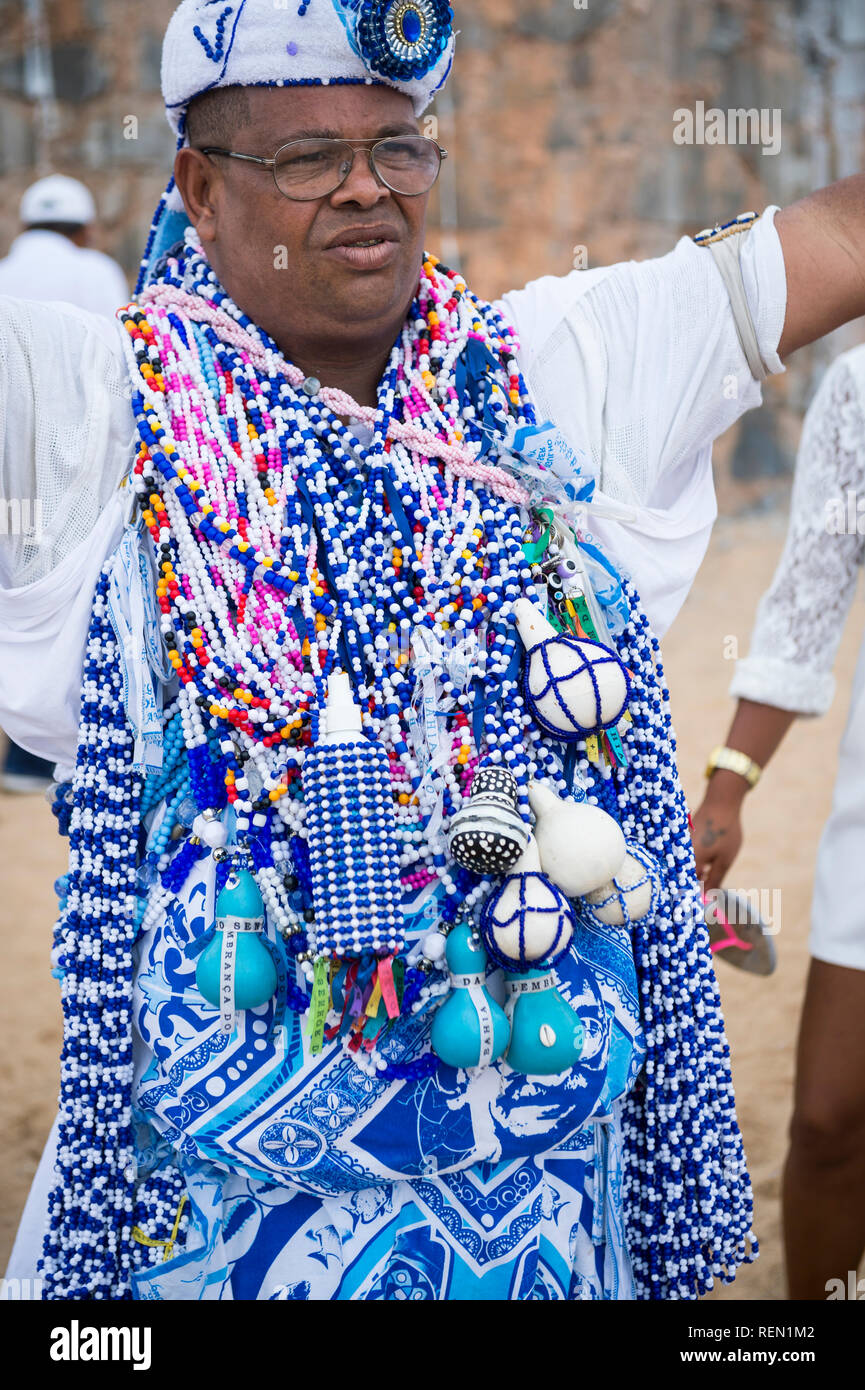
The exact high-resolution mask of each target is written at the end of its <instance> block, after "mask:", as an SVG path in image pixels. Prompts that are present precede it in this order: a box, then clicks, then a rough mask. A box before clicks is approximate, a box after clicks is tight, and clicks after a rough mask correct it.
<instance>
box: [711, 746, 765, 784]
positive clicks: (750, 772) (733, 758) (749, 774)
mask: <svg viewBox="0 0 865 1390" xmlns="http://www.w3.org/2000/svg"><path fill="white" fill-rule="evenodd" d="M717 767H720V768H723V769H724V771H725V772H738V774H739V776H740V777H744V779H745V781H746V782H747V783H748V786H749V787H756V785H757V783H758V782H759V780H760V773H761V772H762V771H763V769H762V768H761V767H760V765H759V763H755V762H754V759H753V758H749V757H748V754H747V753H740V752H739V750H738V749H737V748H715V749H713V750H712V753H711V755H710V757H709V761H708V763H707V765H706V776H707V777H711V775H712V773H713V772H714V771H715V768H717Z"/></svg>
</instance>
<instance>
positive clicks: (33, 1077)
mask: <svg viewBox="0 0 865 1390" xmlns="http://www.w3.org/2000/svg"><path fill="white" fill-rule="evenodd" d="M783 528H784V518H783V516H780V515H779V516H772V517H770V518H768V519H764V518H761V519H753V518H752V519H748V520H745V521H721V522H719V524H718V526H717V527H716V530H715V534H714V537H713V540H712V546H711V549H710V551H709V555H708V557H707V559H706V561H705V563H704V565H703V568H702V570H701V571H700V575H699V576H698V579H697V582H696V584H695V586H694V589H693V590H692V593H691V595H690V597H689V599H688V602H687V604H686V606H685V608H684V610H683V611H682V613H681V615H680V617H679V618H678V619H677V621H676V624H675V625H674V627H673V629H672V630H671V632H670V633H669V634H668V637H667V639H666V641H665V643H664V654H665V661H666V666H667V674H668V681H669V686H670V690H671V693H672V700H673V715H674V720H675V724H676V729H677V734H678V741H679V761H680V768H681V772H682V778H683V781H684V785H685V790H686V793H687V795H688V799H689V803H690V805H691V806H692V808H696V806H697V805H698V804H699V800H700V797H701V795H702V787H703V767H704V765H705V761H706V756H707V754H708V752H709V751H710V750H711V748H712V747H713V746H714V745H715V744H716V743H720V742H721V741H722V740H723V736H724V734H725V732H726V729H727V726H728V722H729V717H730V714H731V712H732V705H731V703H730V701H729V700H728V698H727V687H728V685H729V682H730V678H731V675H732V662H731V660H730V659H729V656H728V655H727V656H725V653H729V651H730V646H731V643H730V641H729V639H730V638H734V639H736V640H737V641H738V644H739V652H740V654H741V655H745V653H746V652H747V649H748V641H749V635H750V631H751V625H752V621H753V615H754V610H755V607H756V603H757V599H758V598H759V596H760V594H761V593H762V591H763V589H764V588H765V587H766V585H767V583H768V581H769V579H770V578H771V575H772V572H773V570H774V567H775V563H776V561H777V558H778V555H779V553H780V549H781V545H782V541H783ZM863 627H865V604H863V603H862V602H861V599H859V598H857V600H856V602H855V604H854V606H853V611H852V613H851V615H850V619H849V621H848V623H847V629H846V631H845V633H844V638H843V642H842V645H841V651H840V654H839V658H838V662H837V665H836V675H837V678H838V686H839V695H838V697H837V699H836V702H835V706H834V708H833V709H832V710H831V712H830V713H829V714H828V715H827V716H826V717H825V718H824V719H823V720H821V721H820V722H819V723H813V722H812V723H800V724H797V725H795V726H794V727H793V729H792V731H791V733H790V734H789V736H788V738H787V741H786V743H785V745H784V746H783V747H782V749H781V751H780V752H779V753H778V755H777V756H776V758H775V761H774V762H773V764H772V765H771V767H770V768H769V769H768V770H767V772H766V774H765V776H764V778H763V781H762V783H761V785H760V787H759V788H758V789H757V791H756V792H755V793H754V794H753V796H752V797H751V798H750V800H749V803H748V805H747V809H746V820H745V829H746V842H745V847H744V849H743V851H742V854H741V856H740V859H739V861H738V862H737V863H736V864H735V865H734V867H733V870H732V872H731V876H730V882H729V886H730V887H733V888H738V889H748V888H751V889H753V888H755V887H756V888H764V889H777V890H780V892H781V895H782V897H781V906H782V920H781V930H780V932H779V934H778V935H777V937H776V946H777V949H778V955H779V967H778V970H777V972H776V974H775V975H774V976H773V977H772V978H771V979H769V980H760V979H753V978H751V977H749V976H746V975H744V974H743V973H742V972H740V971H735V970H733V969H731V968H729V967H725V966H724V965H723V964H719V965H718V973H719V977H720V980H721V985H722V992H723V997H724V1006H725V1011H726V1016H727V1023H728V1030H729V1037H730V1045H731V1050H732V1057H733V1073H734V1078H735V1082H736V1092H737V1097H738V1106H739V1116H740V1122H741V1125H742V1129H743V1132H744V1136H745V1145H746V1150H747V1153H748V1156H749V1162H750V1166H751V1172H752V1176H753V1180H754V1189H755V1195H756V1228H757V1233H758V1235H759V1239H760V1243H761V1248H762V1253H761V1256H760V1258H759V1260H758V1261H757V1262H756V1263H755V1264H754V1265H752V1266H749V1267H748V1268H746V1269H745V1270H744V1271H743V1272H742V1274H741V1275H740V1276H739V1278H738V1279H737V1280H736V1282H735V1284H733V1285H732V1286H730V1287H728V1288H725V1289H722V1290H719V1291H718V1292H717V1293H716V1294H714V1295H712V1296H713V1297H721V1298H725V1299H731V1298H732V1299H781V1298H783V1297H784V1282H783V1266H782V1255H781V1243H780V1216H779V1192H780V1178H781V1167H782V1163H783V1158H784V1149H785V1136H786V1129H787V1124H788V1120H789V1114H790V1104H791V1092H792V1081H793V1049H794V1041H795V1036H796V1025H797V1018H798V1013H799V1006H800V1001H801V997H802V990H803V985H804V979H805V972H806V968H807V960H808V957H807V945H806V942H807V934H808V922H809V915H810V897H811V883H812V878H813V870H814V860H815V856H816V852H817V843H818V840H819V836H820V831H821V827H822V825H823V822H824V820H825V818H826V816H827V815H828V812H829V807H830V803H831V795H832V784H833V780H834V775H835V766H836V760H837V749H838V742H839V739H840V736H841V731H842V728H843V724H844V720H845V718H846V714H847V704H848V699H849V690H850V686H851V681H852V676H853V670H854V667H855V663H856V656H857V653H858V649H859V643H860V640H861V637H862V632H863ZM64 868H65V842H63V841H60V840H59V838H58V837H57V835H56V834H55V831H54V821H53V818H52V816H51V813H50V810H49V808H48V806H47V805H46V804H45V802H44V801H43V800H42V799H41V798H40V797H9V796H5V797H4V796H2V795H0V884H2V891H0V949H2V960H3V969H2V972H0V1268H3V1267H4V1266H5V1261H6V1257H7V1255H8V1252H9V1250H10V1248H11V1244H12V1240H13V1239H14V1233H15V1228H16V1225H17V1221H18V1217H19V1214H20V1212H21V1209H22V1207H23V1204H24V1201H25V1198H26V1195H27V1190H28V1187H29V1183H30V1179H31V1177H32V1175H33V1172H34V1171H35V1168H36V1164H37V1162H38V1159H39V1154H40V1152H41V1148H42V1144H43V1142H44V1140H45V1138H46V1136H47V1134H48V1130H49V1128H50V1125H51V1120H52V1117H53V1112H54V1106H55V1101H56V1092H57V1083H58V1062H57V1058H58V1054H59V1046H60V1008H59V1000H58V994H57V986H56V983H55V981H54V980H53V979H52V978H51V977H50V974H49V960H48V955H49V950H50V939H51V926H52V922H53V915H54V905H55V898H54V894H53V888H52V884H53V880H54V879H55V878H56V877H57V876H58V875H59V874H61V873H62V872H64Z"/></svg>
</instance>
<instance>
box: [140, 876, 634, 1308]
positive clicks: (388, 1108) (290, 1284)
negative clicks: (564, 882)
mask: <svg viewBox="0 0 865 1390" xmlns="http://www.w3.org/2000/svg"><path fill="white" fill-rule="evenodd" d="M206 862H207V864H210V865H211V867H210V868H209V869H208V868H207V867H204V868H202V869H201V870H200V871H196V872H194V873H193V874H192V875H191V876H190V878H189V880H188V882H187V884H186V887H185V888H184V890H183V891H182V892H181V894H179V895H178V897H177V898H176V899H175V900H173V901H172V903H171V905H170V907H169V909H168V912H167V915H166V917H165V919H164V921H163V922H162V923H161V924H160V925H158V926H156V927H154V928H153V929H152V930H150V931H149V932H147V933H145V934H144V935H143V937H142V938H141V940H140V942H139V946H138V950H137V953H138V957H139V960H138V967H137V970H136V984H135V997H134V1010H135V1014H134V1017H135V1033H136V1085H135V1091H134V1094H135V1105H136V1121H137V1122H138V1125H137V1128H138V1135H139V1152H138V1159H139V1166H140V1169H141V1170H142V1171H143V1172H146V1171H147V1170H148V1168H153V1167H154V1166H158V1165H159V1164H160V1163H162V1162H164V1161H166V1156H167V1161H169V1162H171V1163H174V1164H176V1165H178V1166H179V1168H180V1171H181V1173H182V1175H183V1177H184V1179H185V1183H186V1191H187V1195H188V1197H189V1211H190V1219H189V1226H188V1229H187V1233H186V1240H185V1247H184V1249H183V1251H182V1253H180V1254H178V1255H176V1256H175V1257H174V1258H171V1259H169V1260H168V1261H166V1262H164V1263H160V1264H157V1265H156V1266H154V1267H152V1268H149V1269H143V1270H141V1271H140V1272H139V1274H138V1275H137V1276H136V1278H135V1296H136V1297H137V1298H142V1299H196V1298H235V1299H237V1298H241V1299H337V1300H340V1299H390V1298H396V1299H400V1298H415V1299H418V1298H431V1299H439V1300H445V1299H447V1300H453V1299H477V1300H508V1299H519V1300H524V1299H536V1298H540V1299H590V1298H591V1299H594V1298H609V1299H628V1298H633V1297H634V1291H633V1284H632V1279H631V1273H630V1264H629V1259H628V1254H627V1249H626V1246H625V1240H624V1234H623V1221H622V1145H621V1131H620V1125H619V1102H620V1099H621V1097H622V1096H623V1095H624V1094H625V1093H626V1092H627V1090H628V1089H629V1088H630V1087H631V1086H632V1085H633V1084H634V1081H635V1079H636V1076H637V1074H638V1072H639V1070H640V1067H641V1065H642V1060H643V1055H644V1048H643V1041H642V1036H641V1032H640V1022H639V1012H638V1001H637V986H636V976H635V972H634V964H633V958H632V955H631V950H630V942H629V938H628V933H627V931H626V930H625V929H624V928H615V927H606V928H605V927H600V926H599V924H598V923H597V922H593V923H592V924H591V925H589V924H587V923H584V922H581V923H580V926H579V928H578V932H577V936H576V938H575V948H574V949H572V951H571V954H570V955H569V956H568V957H567V958H566V959H565V960H564V961H562V962H561V964H560V965H559V966H558V969H557V974H558V977H559V983H560V988H561V991H562V993H563V994H564V995H565V997H566V998H568V999H569V1001H570V1002H571V1003H572V1005H573V1006H574V1007H576V1008H577V1010H578V1012H579V1013H580V1016H581V1019H582V1021H583V1025H584V1028H585V1033H586V1044H585V1048H584V1053H583V1057H582V1058H581V1060H580V1062H579V1063H578V1065H577V1066H575V1067H574V1068H572V1069H571V1070H570V1071H567V1072H565V1073H563V1074H562V1075H561V1076H558V1077H546V1078H529V1077H525V1076H521V1075H519V1074H517V1073H515V1072H513V1071H511V1069H510V1068H509V1067H507V1066H506V1065H504V1064H501V1063H500V1064H497V1065H495V1066H492V1067H489V1068H487V1069H486V1070H484V1071H480V1072H476V1073H471V1074H470V1073H466V1072H463V1071H456V1070H454V1069H453V1068H450V1067H446V1066H444V1065H440V1066H439V1068H438V1070H437V1071H436V1072H435V1074H434V1075H433V1076H432V1077H429V1078H425V1079H423V1080H419V1081H418V1080H413V1081H406V1082H387V1081H382V1080H380V1079H378V1078H376V1077H374V1076H372V1075H369V1074H368V1073H367V1071H365V1070H363V1069H362V1068H361V1067H359V1066H358V1065H357V1063H356V1062H355V1061H354V1059H353V1058H351V1057H350V1056H348V1055H347V1054H346V1052H345V1051H344V1050H343V1047H342V1046H341V1044H340V1042H339V1040H337V1041H336V1042H334V1043H331V1044H329V1045H326V1046H325V1049H324V1051H323V1052H321V1053H319V1054H318V1055H317V1056H311V1055H310V1053H309V1040H308V1038H307V1037H306V1036H305V1035H304V1032H303V1029H304V1028H305V1026H306V1024H305V1020H304V1019H302V1018H300V1017H298V1016H297V1015H296V1014H293V1013H291V1012H286V1013H285V1014H284V1015H283V1016H282V1017H276V1016H275V1013H274V1007H275V1006H274V1003H273V1002H271V1003H270V1004H267V1005H263V1006H261V1007H260V1008H257V1009H253V1010H250V1011H248V1012H246V1013H242V1014H240V1015H239V1016H238V1025H237V1028H236V1029H235V1031H234V1033H233V1034H232V1035H231V1036H227V1035H226V1034H224V1033H222V1032H221V1031H220V1017H219V1012H218V1010H217V1009H215V1008H212V1007H211V1006H209V1005H208V1004H206V1003H205V1002H204V1000H203V999H202V997H201V995H200V993H199V992H198V990H197V989H196V987H195V964H196V961H195V959H194V957H193V956H191V955H189V954H187V953H186V948H187V947H188V946H189V945H190V943H192V942H193V941H195V940H198V939H200V938H201V936H202V934H203V933H204V932H205V931H206V929H207V927H208V926H209V925H210V923H211V922H212V920H213V895H214V883H213V870H212V861H206ZM421 897H422V895H421ZM418 902H420V906H419V907H417V905H414V906H415V909H416V910H415V912H414V913H413V914H412V916H413V920H411V921H410V923H409V935H410V939H411V938H412V937H415V938H416V937H417V936H419V935H421V934H423V933H424V932H426V931H428V930H429V928H430V924H431V920H432V921H434V919H435V909H436V903H435V900H434V899H431V898H429V897H427V899H426V901H423V902H421V900H418ZM277 949H278V950H281V946H279V947H277ZM290 969H291V970H292V971H293V970H294V969H295V967H294V965H293V964H292V965H291V967H290ZM491 981H492V983H493V984H494V983H495V981H494V979H493V977H491ZM433 1012H434V1006H430V1007H428V1008H426V1009H424V1010H423V1011H422V1012H421V1013H419V1014H415V1015H409V1016H407V1017H404V1018H401V1019H399V1020H397V1022H396V1023H395V1024H394V1025H393V1027H392V1029H391V1030H390V1032H389V1034H388V1036H387V1040H386V1041H385V1042H383V1043H382V1044H380V1049H381V1051H382V1054H383V1055H384V1056H385V1057H386V1058H387V1059H388V1060H389V1061H400V1060H403V1059H404V1058H411V1057H413V1056H416V1055H417V1054H418V1053H419V1052H420V1051H421V1050H423V1048H424V1045H425V1043H426V1040H427V1038H428V1036H429V1029H430V1026H431V1022H432V1016H433ZM165 1234H166V1235H167V1234H168V1233H167V1232H166V1233H165Z"/></svg>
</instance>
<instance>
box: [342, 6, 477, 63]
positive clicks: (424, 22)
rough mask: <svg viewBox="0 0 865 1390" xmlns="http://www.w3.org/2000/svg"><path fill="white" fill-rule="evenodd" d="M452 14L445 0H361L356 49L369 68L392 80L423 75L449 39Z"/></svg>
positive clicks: (358, 10) (356, 21) (356, 28)
mask: <svg viewBox="0 0 865 1390" xmlns="http://www.w3.org/2000/svg"><path fill="white" fill-rule="evenodd" d="M453 17H454V16H453V10H452V9H451V7H450V5H449V4H447V3H446V0H384V3H382V0H361V3H360V4H359V5H358V7H357V17H356V20H355V40H356V43H357V48H358V52H359V53H360V56H361V57H362V58H363V61H364V62H365V63H366V64H367V66H368V67H369V68H370V70H371V71H372V72H376V73H378V74H379V75H380V76H381V77H386V78H388V79H389V80H390V81H392V82H393V81H397V82H408V81H410V80H411V79H412V78H422V77H425V76H426V74H427V73H428V72H430V71H431V70H432V69H433V68H434V67H435V65H436V63H438V61H439V59H440V58H441V57H442V54H443V53H444V51H445V49H446V48H447V46H448V43H449V42H450V38H451V33H452V27H453Z"/></svg>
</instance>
